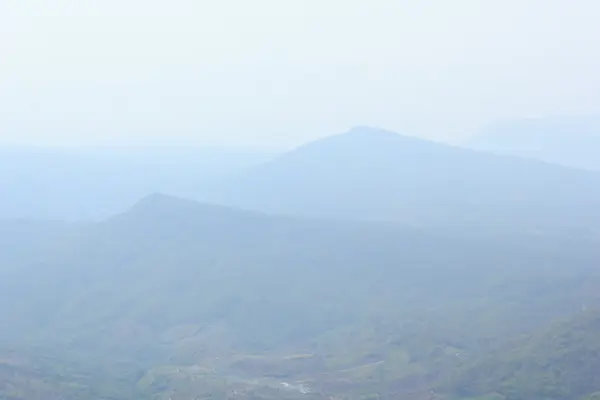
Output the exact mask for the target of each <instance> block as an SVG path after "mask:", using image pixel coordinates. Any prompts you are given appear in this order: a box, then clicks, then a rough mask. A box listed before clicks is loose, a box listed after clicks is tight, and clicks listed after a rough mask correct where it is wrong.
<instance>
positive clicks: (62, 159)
mask: <svg viewBox="0 0 600 400" xmlns="http://www.w3.org/2000/svg"><path fill="white" fill-rule="evenodd" d="M272 156H273V153H271V152H269V151H263V150H257V149H251V148H176V147H172V148H165V147H160V148H152V147H147V148H136V147H130V148H33V147H20V148H18V147H12V148H9V147H2V148H0V218H17V217H32V218H46V219H69V220H77V219H102V218H107V217H108V216H110V215H112V214H115V213H117V212H119V211H120V210H123V209H124V208H126V207H127V206H128V205H129V204H132V203H133V202H135V201H137V200H138V199H139V198H141V197H143V196H146V195H148V194H150V193H153V192H156V191H164V192H167V193H172V194H176V195H182V196H188V197H194V196H196V195H198V194H199V193H203V190H205V189H206V187H207V186H209V185H210V184H212V183H213V182H215V181H218V180H220V179H223V178H225V177H228V176H230V175H235V174H237V173H240V172H241V171H243V170H244V169H245V168H248V167H250V166H253V165H256V164H259V163H262V162H264V161H266V160H268V159H270V158H271V157H272Z"/></svg>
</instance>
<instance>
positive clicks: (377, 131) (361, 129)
mask: <svg viewBox="0 0 600 400" xmlns="http://www.w3.org/2000/svg"><path fill="white" fill-rule="evenodd" d="M346 135H352V136H369V137H372V136H399V135H398V134H397V133H395V132H391V131H387V130H385V129H381V128H374V127H371V126H363V125H359V126H355V127H353V128H351V129H350V130H349V131H348V132H346Z"/></svg>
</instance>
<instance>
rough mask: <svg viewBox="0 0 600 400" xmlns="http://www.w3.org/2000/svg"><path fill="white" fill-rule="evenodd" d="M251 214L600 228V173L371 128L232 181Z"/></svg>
mask: <svg viewBox="0 0 600 400" xmlns="http://www.w3.org/2000/svg"><path fill="white" fill-rule="evenodd" d="M217 199H218V200H219V201H221V202H224V203H226V204H230V205H235V206H239V207H245V208H250V209H256V210H262V211H269V212H278V213H292V214H304V215H318V216H327V217H336V218H343V219H347V218H351V219H366V220H385V221H402V222H405V223H411V224H416V225H428V224H433V225H437V226H440V225H447V226H453V227H455V228H456V227H465V229H471V228H472V227H476V226H480V227H485V228H486V229H487V228H488V227H490V226H494V227H502V226H507V225H512V226H522V227H529V228H536V229H537V228H544V227H549V226H556V225H562V226H570V227H574V228H580V227H590V226H595V227H598V226H600V215H599V214H598V213H597V204H600V203H599V202H600V174H596V173H592V172H587V171H580V170H576V169H570V168H566V167H561V166H555V165H548V164H545V163H540V162H537V161H530V160H525V159H521V158H516V157H507V156H497V155H493V154H488V153H484V152H476V151H473V150H468V149H463V148H459V147H453V146H449V145H445V144H440V143H435V142H430V141H426V140H422V139H417V138H413V137H407V136H401V135H398V134H395V133H391V132H386V131H382V130H376V129H371V128H364V127H361V128H355V129H352V130H350V131H349V132H348V133H345V134H341V135H336V136H331V137H328V138H325V139H322V140H318V141H315V142H312V143H309V144H307V145H305V146H302V147H300V148H298V149H296V150H294V151H291V152H289V153H286V154H283V155H281V156H279V157H278V158H276V159H274V160H273V161H271V162H269V163H267V164H265V165H262V166H260V167H257V168H255V169H253V170H252V171H251V172H249V173H247V174H245V175H243V176H242V177H240V178H239V179H237V180H235V181H233V182H230V184H229V186H228V187H227V188H226V189H225V190H224V191H223V193H222V194H221V197H219V198H217Z"/></svg>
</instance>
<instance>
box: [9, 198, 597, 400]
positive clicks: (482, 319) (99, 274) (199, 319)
mask: <svg viewBox="0 0 600 400" xmlns="http://www.w3.org/2000/svg"><path fill="white" fill-rule="evenodd" d="M67 228H68V229H67ZM52 230H54V232H55V235H50V234H49V232H51V231H52ZM0 232H15V235H13V236H10V235H8V234H0V326H2V330H0V349H1V348H2V347H5V348H6V347H9V348H12V349H25V350H26V351H28V352H29V353H31V354H32V355H34V356H36V357H32V358H31V359H30V358H28V357H25V358H23V357H21V356H19V355H18V354H16V355H14V354H10V353H9V354H8V355H7V354H3V353H2V352H1V351H0V398H1V397H7V398H13V399H30V398H32V397H31V396H32V394H31V393H39V391H40V390H42V389H43V390H51V391H52V393H53V396H54V398H73V399H95V398H112V399H129V398H132V397H131V396H132V392H134V393H137V394H139V396H138V398H156V399H165V400H166V399H168V398H172V399H176V400H179V399H188V398H194V396H199V393H206V394H207V395H208V394H211V395H212V397H213V398H215V397H216V398H227V393H231V392H232V391H233V390H237V391H239V393H240V394H239V395H238V396H239V397H240V398H241V399H251V398H259V399H290V400H291V399H297V398H308V399H312V400H325V399H328V398H330V397H332V396H333V397H343V398H348V399H352V400H358V399H364V398H366V397H367V396H368V395H369V394H372V393H378V394H379V395H380V396H378V397H380V398H382V399H395V398H405V397H407V398H413V396H417V395H419V397H418V398H423V397H422V395H423V394H427V393H428V391H429V389H430V388H432V387H433V386H435V385H437V383H438V382H440V381H441V380H442V378H445V377H446V376H448V374H450V373H452V372H454V371H456V368H458V367H460V366H461V365H462V364H463V363H464V362H467V361H473V362H474V361H476V360H479V359H482V358H485V357H488V355H489V354H490V352H491V351H493V350H495V349H497V348H499V347H502V346H505V345H507V343H508V342H510V341H511V340H512V339H514V338H519V337H520V336H521V335H522V334H528V333H530V332H533V331H536V330H538V329H540V328H543V327H545V326H546V325H548V324H550V323H551V322H552V321H554V320H555V319H556V318H560V317H563V316H570V315H573V314H576V313H578V312H580V310H581V305H582V304H587V305H589V306H590V307H593V306H596V305H598V304H599V303H600V302H599V299H598V297H597V293H598V291H599V290H600V274H599V273H598V269H597V265H598V261H599V258H598V257H599V256H598V252H597V244H595V243H593V242H585V241H584V242H581V243H579V244H578V245H577V246H574V245H572V243H570V242H568V241H563V240H562V239H559V240H555V239H553V238H551V237H550V238H548V237H543V236H542V237H539V236H535V235H533V236H529V237H527V238H524V240H522V241H518V242H511V241H502V240H492V241H490V240H486V239H485V238H483V239H481V240H469V241H465V240H458V239H453V238H448V237H445V236H444V235H440V234H438V233H436V232H427V231H421V230H415V229H411V228H404V227H400V226H396V225H379V224H368V223H350V222H334V221H318V220H305V219H297V218H291V217H273V216H268V215H263V214H259V213H253V212H245V211H239V210H235V209H229V208H226V207H220V206H214V205H204V204H199V203H195V202H193V201H187V200H181V199H177V198H173V197H169V196H164V195H152V196H149V197H146V198H144V199H143V200H142V201H140V202H139V203H137V205H136V206H134V207H133V208H131V209H130V210H129V211H127V212H125V213H122V214H120V215H117V216H115V217H113V218H110V219H109V220H107V221H104V222H101V223H95V224H88V225H69V226H67V227H65V226H64V225H56V226H55V227H54V228H53V227H52V224H47V223H41V224H39V225H36V223H35V222H24V221H17V222H11V223H8V222H7V223H0ZM41 243H46V245H45V246H42V245H40V244H41ZM523 243H524V244H526V246H525V247H523V246H522V244H523ZM13 247H18V248H20V249H21V250H23V254H29V253H27V251H26V250H27V249H29V250H30V252H33V253H35V256H34V257H31V256H27V257H25V256H23V257H18V256H16V255H15V254H14V253H10V252H6V251H4V250H2V249H7V248H13ZM46 353H50V355H51V356H52V357H50V358H42V359H41V360H40V359H38V357H40V356H43V355H45V354H46ZM52 359H54V360H56V361H51V360H52ZM576 368H579V367H576ZM573 371H574V372H577V370H576V369H575V370H573ZM110 377H112V378H110ZM535 379H536V381H532V382H531V386H533V387H538V388H539V387H541V386H542V385H543V384H544V381H543V380H541V379H540V378H539V377H537V376H536V377H535ZM586 379H587V382H593V377H592V378H590V377H589V376H588V377H587V378H586ZM282 382H285V383H287V384H288V386H285V385H283V384H282ZM298 385H305V386H300V388H301V389H302V388H304V387H307V388H309V389H310V393H309V394H304V393H303V392H302V391H299V389H294V390H291V391H290V390H289V387H298ZM490 387H491V389H489V390H493V389H496V387H494V386H493V385H492V386H490ZM100 389H101V390H100ZM498 389H499V390H500V389H502V387H501V386H498ZM457 390H458V389H457ZM257 391H258V392H257ZM533 392H534V393H536V392H535V391H533ZM100 393H103V395H100ZM107 393H112V395H111V396H109V397H105V396H108V394H107ZM257 393H261V394H260V395H259V394H257ZM537 393H539V390H538V392H537ZM104 394H105V395H104ZM44 398H47V397H44ZM415 398H417V397H415ZM552 399H556V400H558V399H561V400H562V399H566V397H552ZM569 400H571V399H569ZM573 400H575V399H573Z"/></svg>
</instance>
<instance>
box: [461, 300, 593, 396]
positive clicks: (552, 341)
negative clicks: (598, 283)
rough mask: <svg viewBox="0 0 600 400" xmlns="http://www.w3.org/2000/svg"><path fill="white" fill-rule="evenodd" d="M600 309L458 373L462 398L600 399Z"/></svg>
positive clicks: (563, 322)
mask: <svg viewBox="0 0 600 400" xmlns="http://www.w3.org/2000/svg"><path fill="white" fill-rule="evenodd" d="M598 371H600V311H599V310H597V309H596V310H590V311H586V312H583V313H581V314H579V315H577V316H575V317H572V318H569V319H566V320H564V321H560V322H557V323H556V324H554V325H552V326H551V327H549V328H545V329H541V330H540V331H539V332H536V333H535V334H534V335H531V336H528V337H526V338H523V339H521V340H517V341H515V342H514V343H510V344H509V345H507V346H506V347H505V348H503V349H502V350H501V351H498V352H496V353H492V354H490V355H488V356H486V357H483V358H482V359H481V360H477V361H476V362H473V363H471V364H469V363H467V365H465V366H461V367H460V368H458V369H457V372H456V373H455V377H454V378H453V379H452V380H451V383H450V385H452V387H451V391H452V392H454V393H456V394H457V395H458V396H460V397H459V398H465V397H475V396H485V395H488V396H492V397H491V398H493V395H494V394H495V395H496V396H500V398H505V399H510V400H525V399H555V398H560V399H582V400H583V399H588V398H589V399H593V398H598V396H600V379H598Z"/></svg>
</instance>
